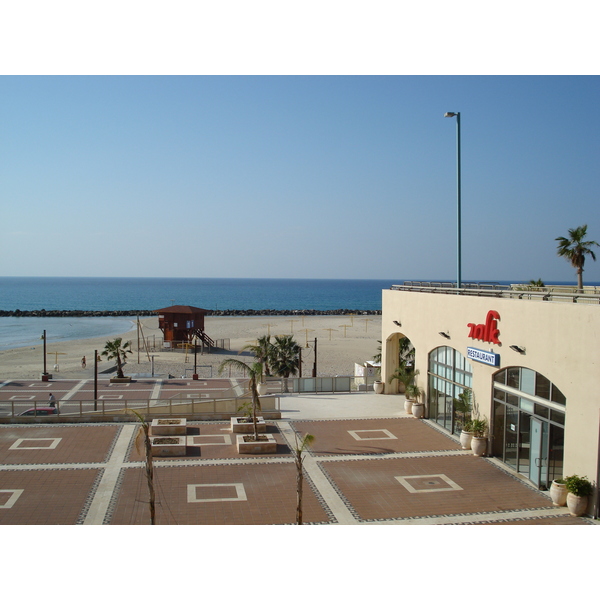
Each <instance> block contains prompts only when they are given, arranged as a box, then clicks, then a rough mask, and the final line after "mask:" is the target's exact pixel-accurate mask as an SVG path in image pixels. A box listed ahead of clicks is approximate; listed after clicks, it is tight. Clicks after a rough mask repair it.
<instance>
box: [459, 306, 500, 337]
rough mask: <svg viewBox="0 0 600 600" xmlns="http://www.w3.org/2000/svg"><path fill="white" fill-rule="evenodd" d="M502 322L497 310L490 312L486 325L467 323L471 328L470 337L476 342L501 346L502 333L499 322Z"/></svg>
mask: <svg viewBox="0 0 600 600" xmlns="http://www.w3.org/2000/svg"><path fill="white" fill-rule="evenodd" d="M499 320H500V314H499V313H498V312H497V311H495V310H490V311H488V314H487V317H486V318H485V323H481V324H480V325H476V324H475V323H467V327H468V328H469V336H468V337H470V338H473V339H474V340H481V341H482V342H490V344H498V345H501V342H500V340H499V339H498V336H499V335H500V331H499V329H498V321H499Z"/></svg>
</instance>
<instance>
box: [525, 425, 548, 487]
mask: <svg viewBox="0 0 600 600" xmlns="http://www.w3.org/2000/svg"><path fill="white" fill-rule="evenodd" d="M529 440H530V446H529V479H531V481H532V482H533V483H534V484H535V485H537V486H538V487H544V488H547V487H548V423H545V422H543V421H540V420H538V419H536V418H534V417H531V427H530V438H529Z"/></svg>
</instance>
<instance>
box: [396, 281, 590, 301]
mask: <svg viewBox="0 0 600 600" xmlns="http://www.w3.org/2000/svg"><path fill="white" fill-rule="evenodd" d="M390 289H392V290H396V291H401V292H423V293H429V294H458V295H460V296H482V297H493V298H514V299H516V300H538V301H542V302H574V303H578V304H599V305H600V288H598V287H597V286H588V287H586V288H584V289H583V291H581V290H577V288H576V287H572V286H548V287H542V288H540V287H535V286H529V285H526V284H511V285H501V284H497V283H485V284H484V283H468V284H463V287H461V288H458V289H457V288H456V284H454V283H449V282H438V281H429V282H426V281H405V282H404V284H402V285H393V286H392V287H391V288H390Z"/></svg>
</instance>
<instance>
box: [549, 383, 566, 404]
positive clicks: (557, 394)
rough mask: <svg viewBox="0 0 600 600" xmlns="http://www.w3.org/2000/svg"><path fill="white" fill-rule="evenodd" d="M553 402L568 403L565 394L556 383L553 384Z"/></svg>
mask: <svg viewBox="0 0 600 600" xmlns="http://www.w3.org/2000/svg"><path fill="white" fill-rule="evenodd" d="M552 402H556V403H557V404H562V405H565V404H566V403H567V399H566V398H565V396H564V394H563V393H562V392H561V391H560V390H559V389H558V388H557V387H556V386H555V385H553V386H552Z"/></svg>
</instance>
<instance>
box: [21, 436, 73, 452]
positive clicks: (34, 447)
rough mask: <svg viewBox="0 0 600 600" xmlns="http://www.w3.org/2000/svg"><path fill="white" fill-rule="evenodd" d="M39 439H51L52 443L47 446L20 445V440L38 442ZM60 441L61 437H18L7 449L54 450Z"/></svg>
mask: <svg viewBox="0 0 600 600" xmlns="http://www.w3.org/2000/svg"><path fill="white" fill-rule="evenodd" d="M41 440H46V441H47V440H51V441H52V443H51V444H50V445H49V446H25V447H21V442H33V441H35V442H39V441H41ZM61 441H62V438H19V439H18V440H17V441H16V442H14V443H13V445H12V446H11V447H10V448H9V450H54V449H55V448H56V446H58V444H59V443H60V442H61Z"/></svg>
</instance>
